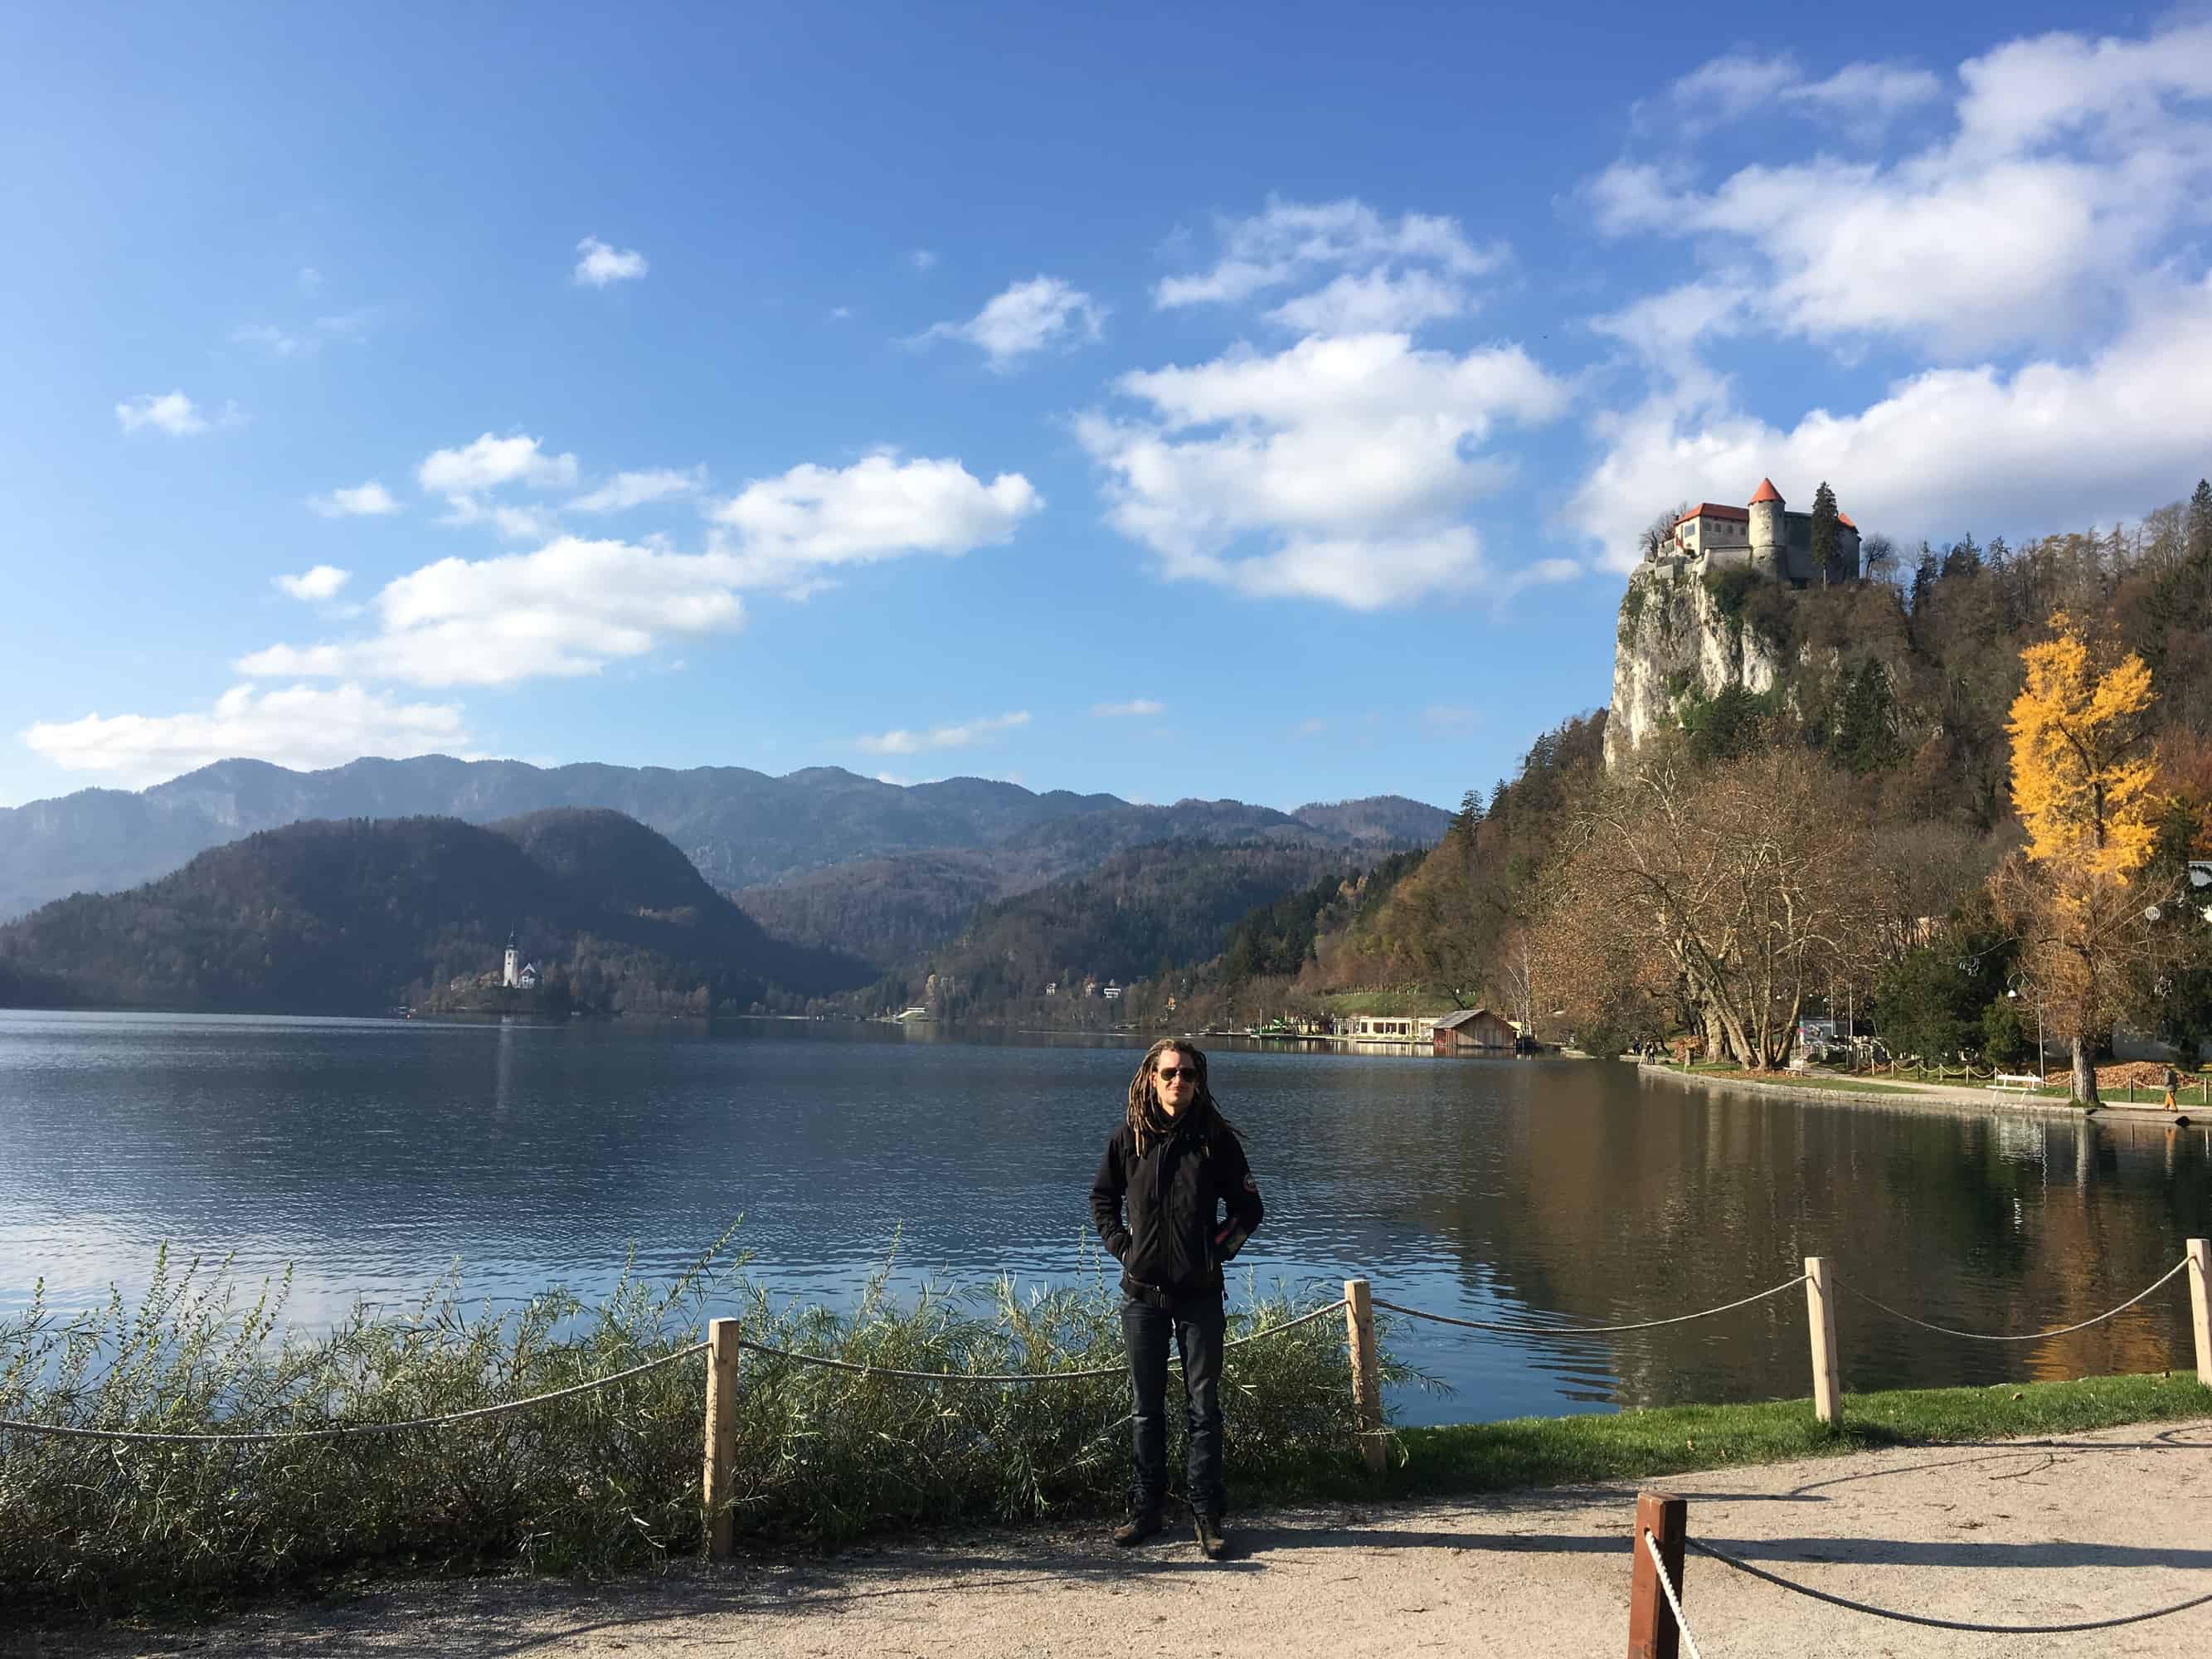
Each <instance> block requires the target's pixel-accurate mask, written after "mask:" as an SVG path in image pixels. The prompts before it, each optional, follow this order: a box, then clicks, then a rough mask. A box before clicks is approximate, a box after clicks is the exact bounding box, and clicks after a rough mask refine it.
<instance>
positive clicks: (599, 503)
mask: <svg viewBox="0 0 2212 1659" xmlns="http://www.w3.org/2000/svg"><path fill="white" fill-rule="evenodd" d="M706 487H707V469H706V468H705V467H703V466H695V467H690V468H688V469H680V470H679V469H678V468H675V467H660V468H658V469H655V470H653V471H644V472H617V473H616V474H615V476H614V477H611V478H610V479H608V480H607V481H606V483H603V484H601V485H600V486H599V488H598V489H594V490H592V492H591V493H590V494H589V495H579V496H577V497H576V499H575V500H574V501H570V502H569V503H568V511H569V512H571V513H620V512H623V511H626V510H627V509H629V508H630V507H646V506H649V505H650V504H651V503H653V502H654V501H666V500H667V499H668V498H669V497H670V496H671V495H696V494H697V493H698V492H699V491H700V490H702V489H705V488H706Z"/></svg>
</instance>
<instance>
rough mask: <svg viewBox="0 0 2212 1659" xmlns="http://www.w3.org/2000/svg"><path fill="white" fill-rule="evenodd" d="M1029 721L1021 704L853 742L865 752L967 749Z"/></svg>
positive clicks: (880, 753) (882, 753)
mask: <svg viewBox="0 0 2212 1659" xmlns="http://www.w3.org/2000/svg"><path fill="white" fill-rule="evenodd" d="M1029 723H1030V716H1029V711H1028V710H1027V709H1025V708H1022V709H1017V710H1015V711H1014V712H1013V713H1012V714H994V715H993V716H991V717H990V718H989V719H987V720H969V721H966V722H965V723H963V724H962V725H959V726H932V727H931V728H930V729H929V730H928V731H927V732H906V731H893V732H878V734H877V735H875V736H873V737H866V738H854V740H853V746H854V748H855V749H858V750H860V752H861V753H862V754H864V755H919V754H921V752H922V751H923V750H928V749H966V748H969V747H970V746H971V745H973V744H978V743H981V742H982V741H983V740H984V739H985V738H991V737H995V736H996V735H997V734H998V733H1000V732H1011V731H1012V730H1013V729H1014V728H1015V727H1016V726H1027V725H1028V724H1029Z"/></svg>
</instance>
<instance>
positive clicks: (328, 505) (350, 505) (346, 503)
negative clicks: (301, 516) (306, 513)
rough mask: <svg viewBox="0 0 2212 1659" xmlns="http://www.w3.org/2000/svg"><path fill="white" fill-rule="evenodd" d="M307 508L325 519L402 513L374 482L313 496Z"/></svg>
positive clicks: (393, 498)
mask: <svg viewBox="0 0 2212 1659" xmlns="http://www.w3.org/2000/svg"><path fill="white" fill-rule="evenodd" d="M307 505H308V506H309V507H311V508H313V510H314V511H315V512H317V513H320V514H322V516H323V517H325V519H373V518H378V517H380V516H382V515H384V514H386V513H397V512H398V511H399V501H398V498H397V497H396V496H394V495H392V492H391V491H390V490H388V489H386V488H385V487H384V485H383V484H382V483H380V482H379V481H378V480H376V479H374V478H371V479H370V480H369V481H368V483H360V484H350V485H343V484H342V485H340V486H339V487H338V488H337V489H332V490H330V491H328V492H327V493H325V494H324V495H310V496H309V497H308V498H307Z"/></svg>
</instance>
